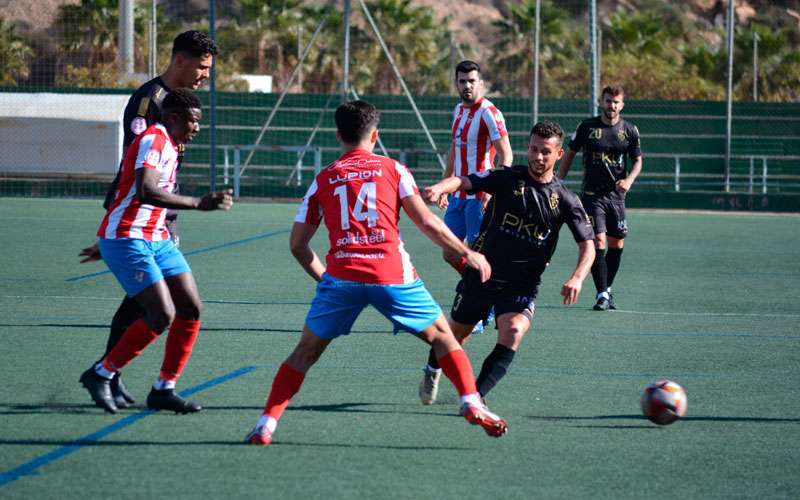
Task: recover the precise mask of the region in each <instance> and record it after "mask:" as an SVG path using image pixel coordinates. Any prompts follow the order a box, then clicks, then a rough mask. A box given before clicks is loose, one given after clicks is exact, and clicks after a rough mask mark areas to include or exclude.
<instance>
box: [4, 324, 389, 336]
mask: <svg viewBox="0 0 800 500" xmlns="http://www.w3.org/2000/svg"><path fill="white" fill-rule="evenodd" d="M0 327H19V328H77V329H81V330H89V329H92V330H98V329H99V330H108V328H109V325H108V324H93V323H87V324H75V323H72V324H61V323H0ZM302 330H303V327H302V325H301V326H299V327H297V328H267V327H257V326H254V327H229V326H226V327H224V328H220V327H206V326H204V327H203V328H202V331H204V332H277V333H297V334H299V333H300V332H301V331H302ZM391 331H392V329H391V327H387V328H384V329H382V330H351V331H350V333H391Z"/></svg>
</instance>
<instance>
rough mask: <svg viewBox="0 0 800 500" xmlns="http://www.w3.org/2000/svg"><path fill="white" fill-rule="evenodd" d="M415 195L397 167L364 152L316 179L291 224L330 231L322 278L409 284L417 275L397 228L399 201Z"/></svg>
mask: <svg viewBox="0 0 800 500" xmlns="http://www.w3.org/2000/svg"><path fill="white" fill-rule="evenodd" d="M415 194H417V195H418V194H419V189H418V188H417V185H416V183H415V182H414V177H413V176H412V175H411V172H409V171H408V169H407V168H406V167H405V166H404V165H401V164H400V163H398V162H396V161H395V160H392V159H391V158H387V157H385V156H380V155H376V154H372V153H370V152H368V151H365V150H362V149H356V150H352V151H349V152H347V153H345V154H344V155H342V156H341V157H340V158H339V159H338V160H336V161H335V162H333V163H331V164H330V165H328V166H327V167H325V168H324V169H323V170H322V171H321V172H320V173H319V174H318V175H317V177H316V178H315V179H314V181H313V182H312V183H311V186H309V188H308V191H307V192H306V195H305V197H304V198H303V203H302V205H300V207H299V208H298V209H297V215H296V217H295V219H294V220H295V222H301V223H304V224H313V225H317V226H318V225H319V224H320V221H321V220H324V222H325V227H327V228H328V238H329V240H330V250H329V251H328V255H327V257H326V259H325V260H326V266H327V269H326V272H327V273H328V274H330V275H331V276H333V277H335V278H339V279H343V280H347V281H356V282H359V283H372V284H381V285H395V284H404V283H411V282H413V281H415V280H416V279H417V272H416V270H415V269H414V266H413V265H412V264H411V257H410V256H409V255H408V252H406V250H405V248H404V246H403V241H402V240H401V239H400V231H399V229H398V227H397V223H398V221H399V219H400V207H401V201H400V200H402V199H403V198H405V197H407V196H412V195H415Z"/></svg>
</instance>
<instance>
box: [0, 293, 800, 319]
mask: <svg viewBox="0 0 800 500" xmlns="http://www.w3.org/2000/svg"><path fill="white" fill-rule="evenodd" d="M0 299H64V300H111V301H114V302H119V300H120V299H119V298H118V297H92V296H88V297H87V296H74V295H0ZM203 301H204V302H209V303H214V304H223V305H224V304H233V305H269V304H268V303H265V302H252V303H250V302H245V301H240V300H216V299H211V298H208V299H203ZM309 304H310V302H309ZM275 305H286V304H285V303H275ZM612 314H641V315H652V316H723V317H724V316H741V317H752V318H787V319H791V318H800V314H788V313H726V312H717V313H713V312H659V311H630V310H626V309H617V310H616V311H613V312H612Z"/></svg>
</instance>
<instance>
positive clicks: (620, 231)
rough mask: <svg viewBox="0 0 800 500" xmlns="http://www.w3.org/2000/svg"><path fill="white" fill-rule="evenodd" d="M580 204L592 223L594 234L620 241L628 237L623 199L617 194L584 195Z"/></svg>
mask: <svg viewBox="0 0 800 500" xmlns="http://www.w3.org/2000/svg"><path fill="white" fill-rule="evenodd" d="M581 202H582V203H583V208H585V209H586V214H587V215H588V216H589V220H591V221H592V227H593V228H594V233H595V234H599V233H607V234H608V235H609V236H611V237H613V238H617V239H620V240H621V239H623V238H625V237H626V236H627V235H628V221H627V220H626V219H625V198H624V197H622V196H620V195H618V194H608V195H604V196H596V195H589V194H584V195H583V197H582V198H581Z"/></svg>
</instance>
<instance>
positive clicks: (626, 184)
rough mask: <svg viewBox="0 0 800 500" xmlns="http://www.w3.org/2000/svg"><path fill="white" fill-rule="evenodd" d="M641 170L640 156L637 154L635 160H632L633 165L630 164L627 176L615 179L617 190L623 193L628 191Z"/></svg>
mask: <svg viewBox="0 0 800 500" xmlns="http://www.w3.org/2000/svg"><path fill="white" fill-rule="evenodd" d="M641 172H642V157H641V156H638V157H637V158H636V159H635V160H633V165H631V171H630V172H628V177H626V178H624V179H620V180H618V181H617V191H619V192H620V193H623V194H624V193H627V192H628V191H630V189H631V186H633V183H634V182H635V181H636V178H637V177H638V176H639V174H640V173H641Z"/></svg>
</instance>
